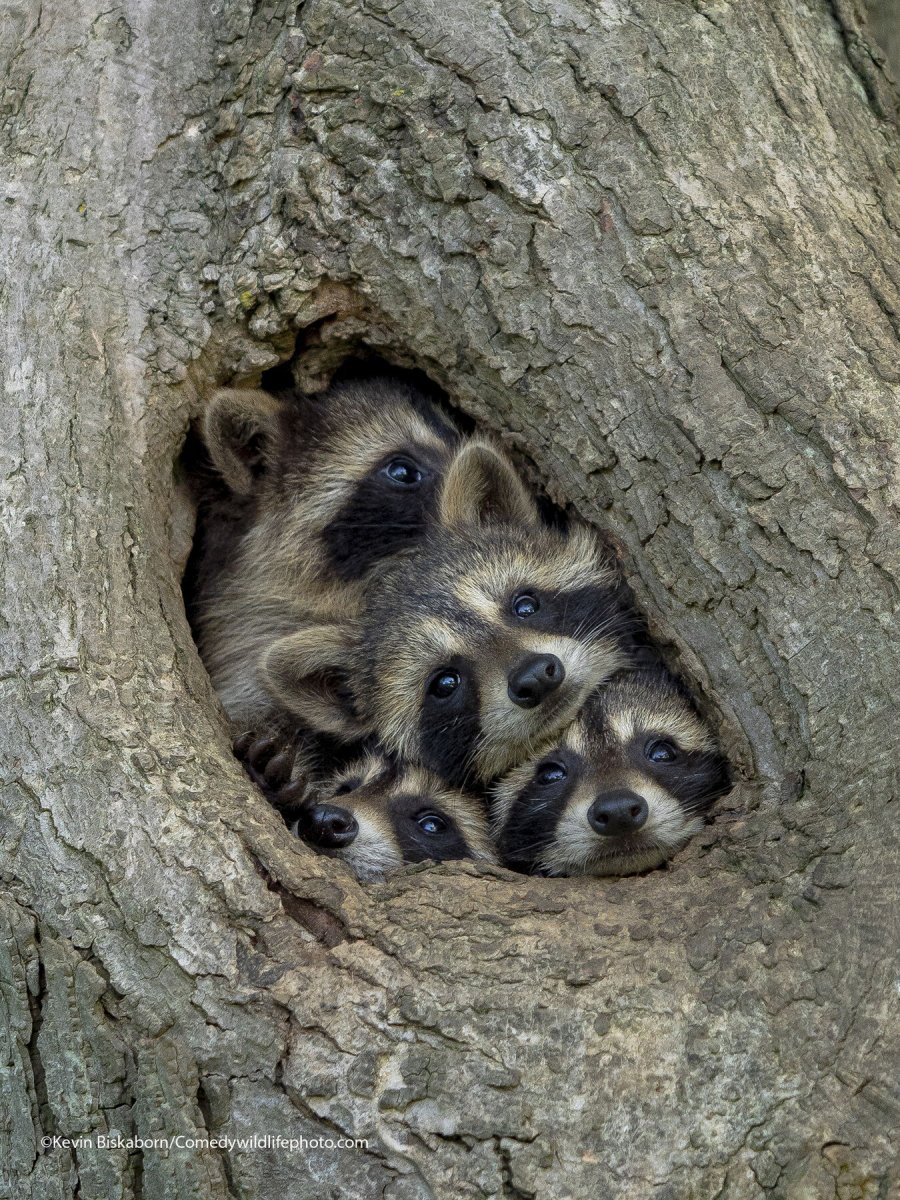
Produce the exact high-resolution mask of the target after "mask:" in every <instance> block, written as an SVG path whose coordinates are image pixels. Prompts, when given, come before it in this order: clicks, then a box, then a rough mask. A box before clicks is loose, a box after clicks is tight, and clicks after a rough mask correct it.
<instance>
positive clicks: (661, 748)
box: [644, 738, 678, 763]
mask: <svg viewBox="0 0 900 1200" xmlns="http://www.w3.org/2000/svg"><path fill="white" fill-rule="evenodd" d="M644 756H645V758H649V759H650V761H651V762H656V763H670V762H674V761H675V759H676V758H677V757H678V747H677V746H673V745H672V743H671V742H666V741H663V740H662V739H660V738H655V739H654V740H653V741H652V742H648V743H647V745H646V746H645V747H644Z"/></svg>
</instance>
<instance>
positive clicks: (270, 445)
mask: <svg viewBox="0 0 900 1200" xmlns="http://www.w3.org/2000/svg"><path fill="white" fill-rule="evenodd" d="M202 433H203V439H204V442H205V445H206V448H207V450H208V454H209V459H210V463H211V470H210V471H208V472H207V475H206V481H205V482H206V486H205V487H204V489H203V490H202V491H201V496H200V503H199V516H198V533H197V537H196V539H195V547H194V553H193V555H192V558H191V562H190V563H189V568H188V573H187V577H186V594H187V596H188V600H189V615H190V616H191V618H192V625H193V628H194V633H195V637H196V640H197V643H198V646H199V649H200V653H201V656H202V658H203V660H204V662H205V664H206V667H207V670H208V671H209V674H210V676H211V677H212V681H213V684H214V686H215V688H216V690H217V692H218V694H219V696H220V698H221V700H222V703H223V705H224V707H225V710H226V712H227V713H228V715H229V717H230V718H231V720H232V722H233V724H234V726H235V727H236V728H237V729H238V730H242V729H253V730H258V729H261V728H262V729H271V728H272V727H273V725H279V724H280V725H281V726H282V727H283V728H284V729H291V728H292V727H293V726H294V725H295V724H296V720H295V718H296V715H297V714H295V713H288V712H286V711H285V710H284V709H283V706H282V705H280V703H279V702H278V701H277V700H273V698H272V697H271V695H270V694H269V693H268V692H267V691H266V689H265V685H264V683H263V681H262V680H261V679H260V676H259V672H258V662H259V658H260V655H261V654H262V652H263V650H264V649H265V648H266V647H267V646H268V645H269V644H270V643H272V642H273V641H275V640H277V639H278V638H280V637H282V636H284V635H286V634H287V633H289V632H291V631H293V630H295V629H297V628H300V627H310V626H313V627H318V626H320V625H322V624H323V623H327V622H329V621H340V620H344V619H346V618H348V617H352V616H355V615H356V614H357V613H358V610H359V606H360V603H361V600H362V596H363V593H364V590H365V583H366V578H367V576H368V575H369V574H370V573H371V571H372V570H373V569H374V568H375V567H377V565H378V564H379V563H380V562H382V561H383V560H384V559H385V558H388V557H389V556H390V555H392V554H395V553H397V552H398V551H399V550H401V549H403V548H404V547H406V546H408V545H410V544H411V543H413V542H415V541H416V540H417V539H418V538H420V537H421V536H422V534H423V531H424V528H425V523H426V521H427V520H428V516H429V513H430V512H431V511H432V510H433V508H434V506H435V503H436V489H437V484H438V482H439V480H440V478H441V476H442V474H443V472H444V471H445V469H446V467H447V464H448V463H449V462H450V461H451V459H452V457H453V455H454V453H455V451H456V448H457V445H458V443H459V438H460V434H459V432H458V431H457V430H456V429H455V427H454V426H453V425H451V423H450V422H449V420H447V419H446V418H445V417H444V416H443V415H442V414H441V413H440V412H439V411H438V410H437V409H436V408H435V407H434V406H433V405H432V404H431V403H430V401H429V400H428V399H427V397H426V396H425V395H424V393H422V392H420V391H418V390H417V389H415V388H413V387H411V386H409V385H408V384H406V383H405V382H402V381H401V380H399V379H398V378H394V377H392V376H384V377H374V378H369V379H366V380H345V381H342V382H340V383H338V384H336V385H334V386H333V387H332V388H331V389H330V390H329V391H328V392H327V393H325V394H323V395H321V396H314V397H307V396H301V395H296V394H292V395H286V396H280V397H279V396H272V395H269V394H268V393H266V392H261V391H219V392H217V393H216V394H215V396H214V397H213V398H212V400H211V402H210V404H209V407H208V409H207V411H206V413H205V415H204V418H203V430H202ZM319 684H320V686H326V685H323V684H322V681H321V680H320V681H319ZM327 686H328V687H330V684H328V685H327ZM332 732H335V733H338V734H341V733H343V732H345V727H344V724H343V723H342V724H341V728H340V729H338V730H332Z"/></svg>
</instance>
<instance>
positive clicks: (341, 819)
mask: <svg viewBox="0 0 900 1200" xmlns="http://www.w3.org/2000/svg"><path fill="white" fill-rule="evenodd" d="M298 826H299V829H300V832H301V833H302V834H303V836H304V837H305V838H306V840H307V841H308V842H312V844H313V845H314V846H319V847H320V848H321V849H322V850H340V849H341V847H342V846H349V845H350V843H351V842H352V841H353V839H354V838H355V837H356V835H357V834H358V833H359V825H357V823H356V817H354V815H353V813H349V812H347V810H346V808H338V806H337V805H336V804H315V805H313V807H312V808H307V809H304V810H303V812H302V813H301V815H300V817H299V819H298Z"/></svg>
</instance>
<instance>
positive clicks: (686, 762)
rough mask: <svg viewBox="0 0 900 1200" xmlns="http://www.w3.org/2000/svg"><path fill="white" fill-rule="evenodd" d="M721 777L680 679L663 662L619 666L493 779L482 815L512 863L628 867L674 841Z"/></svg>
mask: <svg viewBox="0 0 900 1200" xmlns="http://www.w3.org/2000/svg"><path fill="white" fill-rule="evenodd" d="M730 786H731V785H730V780H729V772H728V764H727V762H726V760H725V759H724V758H723V756H722V755H721V754H720V753H719V751H718V749H717V747H716V744H715V742H714V740H713V737H712V735H711V733H710V731H709V729H708V728H707V727H706V725H705V724H704V723H703V721H702V720H701V719H700V717H699V715H698V713H697V711H696V709H695V708H694V706H693V704H692V703H691V700H690V698H689V696H688V695H687V693H686V691H685V690H684V687H683V685H682V684H681V683H680V682H679V681H678V680H676V679H675V678H674V677H673V676H672V675H670V674H669V673H668V671H666V670H665V669H664V668H658V669H655V670H647V671H644V670H641V671H635V672H632V673H622V674H620V675H619V676H617V677H616V678H615V679H614V680H612V682H610V683H609V684H607V685H606V687H604V688H600V689H599V690H598V691H596V692H594V693H593V695H592V696H591V697H590V698H589V700H588V702H587V704H586V705H585V706H584V708H583V709H582V711H581V712H580V713H579V714H578V717H577V719H576V720H575V721H574V722H573V723H572V724H571V725H570V726H569V728H568V729H566V731H565V732H564V734H563V735H562V737H561V738H560V739H559V740H558V741H557V742H556V743H555V744H553V745H551V746H550V748H549V749H545V750H544V751H543V752H542V753H540V754H538V755H536V756H535V757H534V758H532V759H531V760H530V761H529V762H527V763H523V764H522V765H521V766H519V767H517V768H516V769H515V770H513V771H511V772H510V773H509V775H508V776H507V777H506V778H505V779H503V780H502V781H501V782H500V783H499V784H498V785H497V787H496V789H495V798H494V803H493V805H492V825H493V829H494V834H495V837H496V840H497V845H498V849H499V853H500V856H501V859H502V861H503V862H504V863H506V864H507V865H509V866H513V867H515V868H517V869H519V870H524V871H530V872H535V873H541V874H545V875H629V874H633V873H634V872H636V871H645V870H648V869H649V868H650V867H656V866H659V865H660V863H662V862H664V861H665V860H666V859H667V858H669V857H670V856H671V855H672V854H674V853H675V851H676V850H678V849H680V848H681V847H682V846H683V845H684V844H685V843H686V842H687V841H688V839H689V838H691V837H692V836H693V834H695V833H696V832H697V831H698V830H699V829H700V828H701V827H702V825H703V814H704V813H705V812H706V811H707V809H708V808H709V807H710V806H711V805H712V804H713V802H714V801H715V800H717V799H718V798H719V797H720V796H723V795H725V793H726V792H728V790H729V788H730Z"/></svg>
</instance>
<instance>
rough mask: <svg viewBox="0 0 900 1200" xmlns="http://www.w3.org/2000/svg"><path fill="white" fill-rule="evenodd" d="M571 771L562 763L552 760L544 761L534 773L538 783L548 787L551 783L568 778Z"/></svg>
mask: <svg viewBox="0 0 900 1200" xmlns="http://www.w3.org/2000/svg"><path fill="white" fill-rule="evenodd" d="M568 775H569V772H568V771H567V770H566V768H565V767H564V766H563V765H562V763H557V762H550V763H542V764H541V766H539V767H538V769H537V770H536V771H535V773H534V778H535V780H536V782H537V783H540V784H541V785H542V786H544V787H547V786H548V785H549V784H551V783H561V782H562V781H563V780H564V779H567V778H568Z"/></svg>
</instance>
